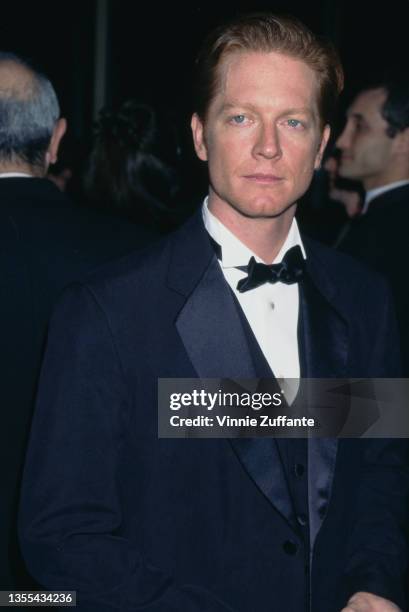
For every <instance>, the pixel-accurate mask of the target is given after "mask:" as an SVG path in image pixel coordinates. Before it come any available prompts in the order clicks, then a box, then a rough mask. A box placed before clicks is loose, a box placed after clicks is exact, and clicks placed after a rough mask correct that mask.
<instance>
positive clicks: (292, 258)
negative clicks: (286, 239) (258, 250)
mask: <svg viewBox="0 0 409 612" xmlns="http://www.w3.org/2000/svg"><path fill="white" fill-rule="evenodd" d="M304 268H305V259H304V258H303V255H302V251H301V248H300V247H299V246H298V245H297V246H294V247H292V248H291V249H289V250H288V251H287V253H286V254H285V255H284V257H283V260H282V261H281V262H280V263H277V264H271V265H267V264H263V263H258V262H257V261H256V260H255V259H254V257H251V258H250V261H249V263H248V265H247V266H238V267H237V269H238V270H242V271H243V272H247V274H248V276H247V277H246V278H242V279H241V280H240V281H239V282H238V283H237V290H238V291H240V293H244V292H245V291H249V290H250V289H255V288H256V287H260V285H264V283H285V284H286V285H292V284H293V283H298V281H299V280H301V278H302V276H303V274H304Z"/></svg>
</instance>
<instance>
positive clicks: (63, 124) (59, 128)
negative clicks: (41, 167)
mask: <svg viewBox="0 0 409 612" xmlns="http://www.w3.org/2000/svg"><path fill="white" fill-rule="evenodd" d="M66 131H67V121H66V119H64V118H63V117H62V118H61V119H58V121H57V123H56V124H55V127H54V130H53V134H52V136H51V140H50V144H49V147H48V151H47V154H46V161H47V166H48V165H49V164H55V163H56V161H57V159H58V157H57V155H58V148H59V146H60V142H61V139H62V137H63V136H64V134H65V132H66Z"/></svg>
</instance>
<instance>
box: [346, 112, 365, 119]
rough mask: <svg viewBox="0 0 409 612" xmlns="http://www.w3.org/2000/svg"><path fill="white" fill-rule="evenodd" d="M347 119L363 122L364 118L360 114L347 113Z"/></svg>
mask: <svg viewBox="0 0 409 612" xmlns="http://www.w3.org/2000/svg"><path fill="white" fill-rule="evenodd" d="M347 117H348V119H359V120H361V119H363V120H365V117H364V116H363V115H362V114H361V113H348V112H347Z"/></svg>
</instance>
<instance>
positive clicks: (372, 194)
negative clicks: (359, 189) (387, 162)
mask: <svg viewBox="0 0 409 612" xmlns="http://www.w3.org/2000/svg"><path fill="white" fill-rule="evenodd" d="M403 185H409V179H406V180H404V181H395V182H394V183H389V184H388V185H383V186H382V187H376V189H370V190H369V191H367V192H366V194H365V202H364V205H363V208H362V213H361V214H362V215H364V214H365V213H366V212H367V211H368V208H369V204H370V203H371V202H372V200H374V199H375V198H377V197H378V196H380V195H381V194H382V193H386V192H387V191H390V190H391V189H395V188H396V187H403Z"/></svg>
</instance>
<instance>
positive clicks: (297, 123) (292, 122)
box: [287, 119, 302, 128]
mask: <svg viewBox="0 0 409 612" xmlns="http://www.w3.org/2000/svg"><path fill="white" fill-rule="evenodd" d="M287 123H288V125H289V126H290V127H294V128H296V127H299V126H301V125H302V123H301V121H299V120H298V119H288V121H287Z"/></svg>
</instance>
